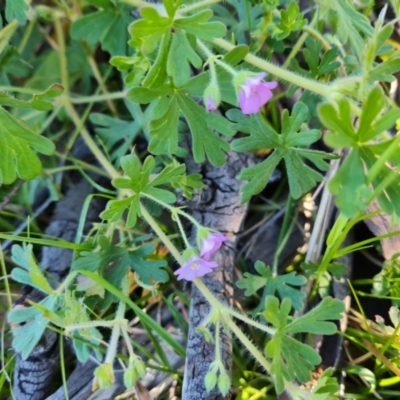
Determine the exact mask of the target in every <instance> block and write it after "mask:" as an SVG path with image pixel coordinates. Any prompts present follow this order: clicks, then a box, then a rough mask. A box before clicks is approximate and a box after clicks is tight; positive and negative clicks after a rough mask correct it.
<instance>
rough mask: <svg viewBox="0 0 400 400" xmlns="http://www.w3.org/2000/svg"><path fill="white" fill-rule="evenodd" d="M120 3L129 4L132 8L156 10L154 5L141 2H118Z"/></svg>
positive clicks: (135, 0)
mask: <svg viewBox="0 0 400 400" xmlns="http://www.w3.org/2000/svg"><path fill="white" fill-rule="evenodd" d="M120 3H125V4H130V5H131V6H134V7H138V8H140V7H143V8H144V7H146V8H157V6H156V4H151V3H148V2H147V1H142V0H120Z"/></svg>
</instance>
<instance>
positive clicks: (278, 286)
mask: <svg viewBox="0 0 400 400" xmlns="http://www.w3.org/2000/svg"><path fill="white" fill-rule="evenodd" d="M254 268H255V269H256V271H257V272H258V273H259V274H260V275H253V274H250V273H249V272H245V273H244V274H243V275H244V278H242V279H239V280H238V281H237V282H236V286H237V287H238V288H240V289H246V291H245V292H244V294H245V295H246V296H252V295H253V294H255V293H256V292H257V291H258V290H259V289H262V288H263V289H264V293H263V296H262V299H261V302H260V306H259V307H257V310H263V309H264V304H265V298H266V296H274V295H275V292H278V294H279V296H280V298H281V299H282V300H283V299H285V298H289V299H290V300H291V302H292V305H293V308H295V309H296V310H300V309H301V308H302V307H303V303H302V299H304V297H305V294H304V293H303V292H302V291H301V290H298V289H295V288H293V287H292V286H303V285H304V284H305V283H306V282H307V279H306V278H305V277H304V276H300V275H296V272H290V273H288V274H285V275H274V274H273V273H272V271H271V269H270V267H266V266H265V264H264V263H263V262H261V261H257V262H256V263H255V265H254Z"/></svg>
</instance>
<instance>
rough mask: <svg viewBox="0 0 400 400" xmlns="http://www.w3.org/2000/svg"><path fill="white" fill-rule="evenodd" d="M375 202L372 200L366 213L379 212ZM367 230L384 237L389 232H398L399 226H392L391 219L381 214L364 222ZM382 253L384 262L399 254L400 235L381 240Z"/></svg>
mask: <svg viewBox="0 0 400 400" xmlns="http://www.w3.org/2000/svg"><path fill="white" fill-rule="evenodd" d="M380 208H381V207H380V206H379V204H378V202H377V200H373V201H372V202H371V204H370V205H369V206H368V209H367V212H373V211H377V210H380ZM365 223H366V224H367V226H368V228H369V230H370V231H371V232H372V233H373V234H374V235H375V236H380V235H386V234H388V233H389V232H395V231H400V224H397V225H394V226H392V222H391V217H390V216H389V215H387V214H386V213H385V212H383V211H382V212H381V213H379V214H377V215H374V216H373V217H370V218H367V219H366V220H365ZM381 245H382V253H383V257H384V258H385V260H386V261H388V260H390V259H392V257H393V256H394V255H395V254H400V235H396V236H392V237H388V238H385V239H382V240H381Z"/></svg>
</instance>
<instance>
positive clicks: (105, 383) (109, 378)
mask: <svg viewBox="0 0 400 400" xmlns="http://www.w3.org/2000/svg"><path fill="white" fill-rule="evenodd" d="M94 376H95V378H96V379H97V382H98V384H99V387H100V389H107V388H109V387H110V386H111V385H112V384H113V383H114V381H115V377H114V370H113V366H112V364H111V363H109V362H107V363H104V364H101V365H99V366H98V367H97V368H96V369H95V370H94Z"/></svg>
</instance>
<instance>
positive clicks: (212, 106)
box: [207, 96, 217, 111]
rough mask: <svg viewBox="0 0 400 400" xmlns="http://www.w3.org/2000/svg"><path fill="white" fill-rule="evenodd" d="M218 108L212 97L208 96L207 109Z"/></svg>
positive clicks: (213, 109)
mask: <svg viewBox="0 0 400 400" xmlns="http://www.w3.org/2000/svg"><path fill="white" fill-rule="evenodd" d="M216 109H217V107H216V106H215V104H214V103H213V99H212V97H211V96H208V99H207V110H208V111H215V110H216Z"/></svg>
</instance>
